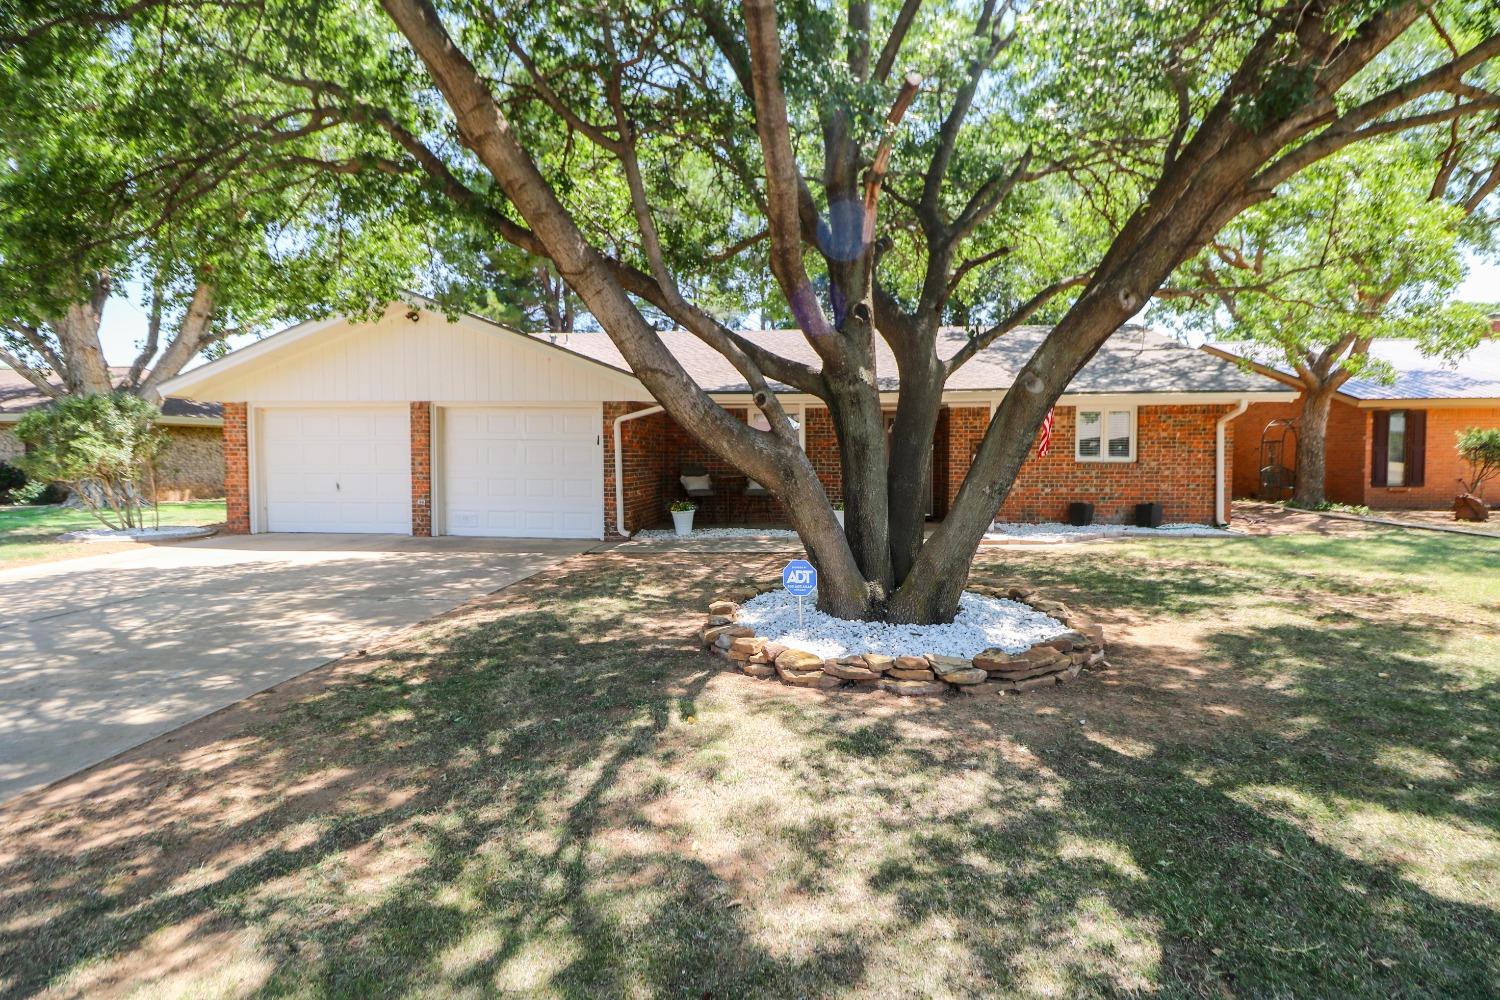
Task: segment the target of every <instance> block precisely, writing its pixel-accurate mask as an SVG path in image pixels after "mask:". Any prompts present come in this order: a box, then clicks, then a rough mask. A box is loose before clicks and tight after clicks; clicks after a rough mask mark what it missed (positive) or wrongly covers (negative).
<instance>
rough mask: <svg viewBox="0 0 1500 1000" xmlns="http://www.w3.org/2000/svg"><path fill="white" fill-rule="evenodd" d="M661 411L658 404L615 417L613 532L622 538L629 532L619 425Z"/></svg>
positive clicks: (623, 449)
mask: <svg viewBox="0 0 1500 1000" xmlns="http://www.w3.org/2000/svg"><path fill="white" fill-rule="evenodd" d="M661 412H663V411H662V408H661V407H660V406H648V407H646V408H645V409H644V410H631V411H630V412H629V413H622V414H620V415H619V416H618V417H616V418H615V533H616V534H617V535H620V536H621V537H623V538H629V537H630V532H628V531H626V530H625V448H624V445H623V444H622V438H621V434H620V425H621V424H623V423H624V422H625V421H627V420H638V419H640V418H641V417H649V416H652V415H653V414H656V413H661Z"/></svg>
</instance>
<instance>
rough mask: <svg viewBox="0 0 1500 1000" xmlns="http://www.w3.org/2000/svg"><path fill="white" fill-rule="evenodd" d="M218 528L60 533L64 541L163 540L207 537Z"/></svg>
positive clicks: (177, 526) (184, 526)
mask: <svg viewBox="0 0 1500 1000" xmlns="http://www.w3.org/2000/svg"><path fill="white" fill-rule="evenodd" d="M216 531H217V529H216V528H206V527H203V526H201V525H193V524H175V525H164V526H162V527H160V528H124V529H121V528H85V529H84V530H82V531H70V532H68V533H67V534H65V535H59V536H58V539H59V540H60V541H64V542H162V541H169V540H177V539H183V538H207V537H208V536H209V535H212V534H214V533H215V532H216Z"/></svg>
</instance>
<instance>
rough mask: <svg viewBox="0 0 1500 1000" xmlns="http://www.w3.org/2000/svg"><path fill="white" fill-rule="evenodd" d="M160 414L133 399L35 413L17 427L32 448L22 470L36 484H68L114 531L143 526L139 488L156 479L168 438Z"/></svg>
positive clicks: (96, 399) (89, 400)
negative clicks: (158, 420) (155, 470)
mask: <svg viewBox="0 0 1500 1000" xmlns="http://www.w3.org/2000/svg"><path fill="white" fill-rule="evenodd" d="M160 415H161V414H160V412H159V411H158V410H157V409H156V407H154V406H152V405H151V404H150V403H148V402H146V401H145V400H143V399H141V398H140V397H139V396H133V395H131V394H129V393H113V394H108V395H105V394H100V395H97V396H70V397H68V398H65V399H60V400H58V401H57V402H56V403H54V404H53V405H51V406H49V407H47V408H46V409H45V410H33V411H32V412H30V413H28V414H26V416H24V417H22V418H21V422H20V423H19V424H17V425H16V436H17V437H19V438H20V439H21V440H22V441H25V442H26V443H27V444H28V445H30V446H31V448H30V451H29V452H28V454H26V455H25V456H24V457H23V458H22V459H21V460H20V465H21V468H22V469H24V470H25V471H26V472H27V474H29V475H30V476H31V477H32V478H33V479H39V480H45V481H47V482H55V483H66V484H67V485H68V486H70V487H72V489H73V491H74V492H75V493H76V494H77V495H78V497H79V498H80V499H81V500H82V501H83V503H84V505H85V506H86V507H87V508H88V509H89V511H90V512H91V513H92V514H93V515H94V516H95V517H97V518H98V519H99V520H100V521H101V522H103V523H104V524H105V525H106V526H108V527H111V528H138V527H140V526H141V506H142V496H141V491H140V489H139V488H138V485H137V484H139V483H140V482H141V481H142V480H143V479H144V480H146V481H148V483H149V482H150V480H152V479H154V474H153V471H152V465H151V463H152V460H153V459H154V458H155V457H156V455H157V453H158V452H160V451H161V447H162V443H163V437H162V434H161V432H160V431H158V430H157V429H156V425H155V421H156V418H157V417H159V416H160Z"/></svg>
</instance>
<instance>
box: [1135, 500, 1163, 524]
mask: <svg viewBox="0 0 1500 1000" xmlns="http://www.w3.org/2000/svg"><path fill="white" fill-rule="evenodd" d="M1161 518H1162V514H1161V504H1159V503H1138V504H1136V505H1135V526H1136V527H1137V528H1160V527H1161Z"/></svg>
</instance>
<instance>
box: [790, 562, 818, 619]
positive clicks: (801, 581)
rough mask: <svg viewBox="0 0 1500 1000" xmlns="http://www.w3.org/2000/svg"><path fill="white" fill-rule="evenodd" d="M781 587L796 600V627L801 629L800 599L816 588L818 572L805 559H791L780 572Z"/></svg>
mask: <svg viewBox="0 0 1500 1000" xmlns="http://www.w3.org/2000/svg"><path fill="white" fill-rule="evenodd" d="M781 585H782V586H783V587H785V588H786V592H787V593H788V594H791V595H792V596H793V597H795V598H796V599H797V627H798V628H801V627H802V598H804V597H806V596H807V595H808V594H811V593H812V592H813V591H814V590H816V589H817V586H818V571H817V570H815V569H813V564H812V563H810V562H808V561H807V560H806V559H793V560H792V561H791V562H789V563H787V564H786V569H784V570H782V571H781Z"/></svg>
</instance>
